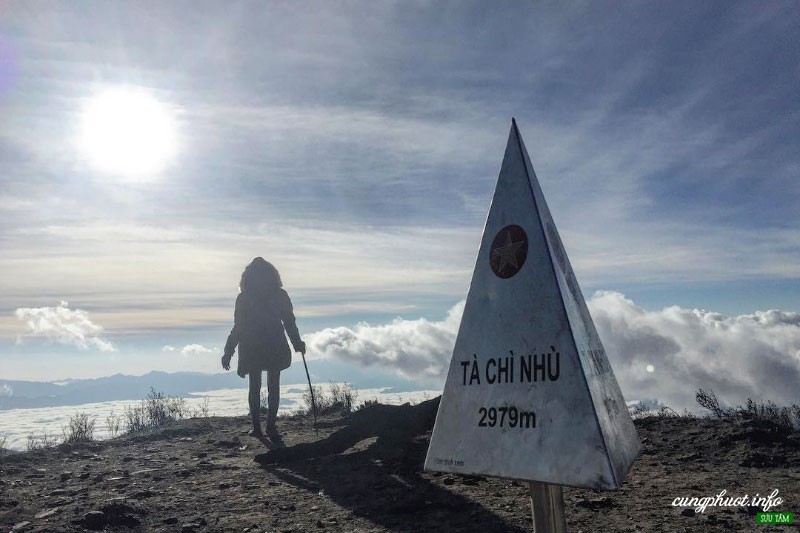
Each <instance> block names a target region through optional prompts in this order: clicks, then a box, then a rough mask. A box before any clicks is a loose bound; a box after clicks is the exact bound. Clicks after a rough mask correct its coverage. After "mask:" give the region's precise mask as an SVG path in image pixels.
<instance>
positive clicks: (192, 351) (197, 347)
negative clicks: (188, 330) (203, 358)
mask: <svg viewBox="0 0 800 533" xmlns="http://www.w3.org/2000/svg"><path fill="white" fill-rule="evenodd" d="M215 351H216V350H215V349H214V348H206V347H205V346H203V345H202V344H187V345H186V346H184V347H183V348H181V355H203V354H208V353H214V352H215Z"/></svg>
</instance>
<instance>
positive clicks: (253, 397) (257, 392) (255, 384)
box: [247, 371, 262, 436]
mask: <svg viewBox="0 0 800 533" xmlns="http://www.w3.org/2000/svg"><path fill="white" fill-rule="evenodd" d="M247 400H248V403H249V404H250V418H252V419H253V433H254V434H255V435H256V436H258V435H262V432H261V420H260V416H259V415H260V413H259V411H260V410H261V372H260V371H252V372H250V391H249V392H248V395H247Z"/></svg>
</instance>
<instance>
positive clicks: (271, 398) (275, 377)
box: [267, 370, 281, 436]
mask: <svg viewBox="0 0 800 533" xmlns="http://www.w3.org/2000/svg"><path fill="white" fill-rule="evenodd" d="M280 402H281V371H280V370H267V434H269V435H270V436H273V435H277V436H279V434H278V430H277V429H276V428H275V419H276V418H277V416H278V405H279V404H280Z"/></svg>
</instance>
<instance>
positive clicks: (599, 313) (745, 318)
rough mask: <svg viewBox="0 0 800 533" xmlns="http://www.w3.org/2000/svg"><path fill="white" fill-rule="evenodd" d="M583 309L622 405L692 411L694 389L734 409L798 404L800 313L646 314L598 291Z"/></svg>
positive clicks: (620, 297) (616, 295)
mask: <svg viewBox="0 0 800 533" xmlns="http://www.w3.org/2000/svg"><path fill="white" fill-rule="evenodd" d="M588 304H589V309H590V310H591V313H592V316H593V318H594V322H595V325H596V326H597V330H598V333H599V334H600V338H601V339H602V340H603V345H604V347H605V349H606V352H608V353H609V357H610V359H611V364H612V365H613V367H614V372H615V373H616V376H617V379H618V381H619V383H620V387H621V388H622V392H623V394H625V397H626V399H629V400H631V399H643V398H656V399H658V400H659V401H661V402H662V403H664V404H666V405H669V406H671V407H673V408H689V409H695V408H697V404H696V403H695V401H694V393H695V392H696V391H697V389H699V388H704V389H709V388H711V389H713V390H714V391H715V392H716V394H717V396H718V397H719V398H720V400H721V401H723V402H727V403H728V404H732V405H733V404H741V403H744V401H745V400H746V399H747V398H753V399H756V400H762V401H763V400H772V401H774V402H776V403H778V404H788V403H797V402H800V392H798V388H797V383H798V382H800V313H790V312H783V311H776V310H770V311H756V312H755V313H752V314H747V315H738V316H732V317H728V316H724V315H722V314H719V313H714V312H711V311H703V310H698V309H684V308H681V307H678V306H672V307H667V308H664V309H662V310H660V311H646V310H645V309H642V308H641V307H639V306H637V305H636V304H635V303H634V302H632V301H631V300H629V299H627V298H625V296H623V295H622V294H620V293H618V292H603V291H600V292H597V293H595V294H594V296H593V297H592V298H591V300H590V301H589V302H588ZM648 366H650V368H649V369H648ZM648 370H651V371H648Z"/></svg>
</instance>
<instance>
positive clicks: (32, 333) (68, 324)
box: [14, 301, 117, 352]
mask: <svg viewBox="0 0 800 533" xmlns="http://www.w3.org/2000/svg"><path fill="white" fill-rule="evenodd" d="M14 314H15V315H16V317H17V319H18V320H21V321H23V322H25V326H26V331H25V332H24V333H22V334H21V336H20V337H18V340H20V341H21V340H22V339H24V338H27V337H30V338H44V339H48V340H50V341H54V342H58V343H60V344H68V345H72V346H77V347H78V348H81V349H87V348H90V347H91V348H96V349H98V350H100V351H101V352H115V351H117V349H116V347H115V346H114V345H113V344H112V343H111V342H110V341H108V340H106V339H104V338H103V336H102V332H103V327H102V326H100V325H99V324H96V323H95V322H93V321H92V320H91V319H90V318H89V313H88V312H86V311H83V310H81V309H70V307H69V304H68V303H67V302H64V301H62V302H61V303H59V305H58V306H55V307H20V308H18V309H17V310H16V311H15V313H14Z"/></svg>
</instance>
